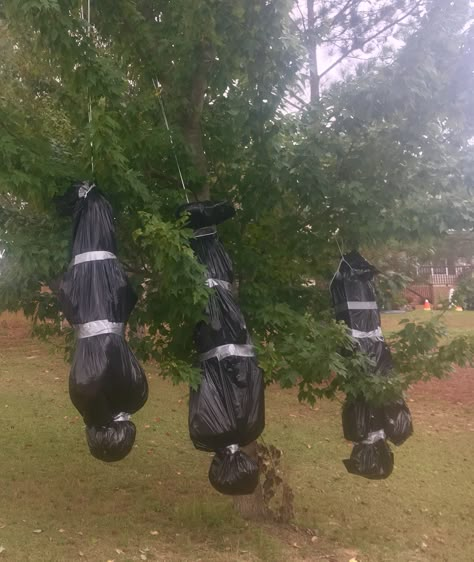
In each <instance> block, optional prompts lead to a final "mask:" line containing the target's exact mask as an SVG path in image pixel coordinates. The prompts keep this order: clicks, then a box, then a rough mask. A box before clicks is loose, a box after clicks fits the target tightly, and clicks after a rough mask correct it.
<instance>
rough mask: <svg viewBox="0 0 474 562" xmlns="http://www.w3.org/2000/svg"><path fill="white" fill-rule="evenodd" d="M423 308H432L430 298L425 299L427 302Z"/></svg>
mask: <svg viewBox="0 0 474 562" xmlns="http://www.w3.org/2000/svg"><path fill="white" fill-rule="evenodd" d="M423 310H431V304H430V301H429V300H428V299H425V304H424V305H423Z"/></svg>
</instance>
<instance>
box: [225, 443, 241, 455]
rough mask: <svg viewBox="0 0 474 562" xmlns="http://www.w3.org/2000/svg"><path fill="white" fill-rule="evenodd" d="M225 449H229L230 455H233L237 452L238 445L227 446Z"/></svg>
mask: <svg viewBox="0 0 474 562" xmlns="http://www.w3.org/2000/svg"><path fill="white" fill-rule="evenodd" d="M226 449H229V451H230V454H231V455H235V453H237V451H238V450H239V446H238V445H227V447H226Z"/></svg>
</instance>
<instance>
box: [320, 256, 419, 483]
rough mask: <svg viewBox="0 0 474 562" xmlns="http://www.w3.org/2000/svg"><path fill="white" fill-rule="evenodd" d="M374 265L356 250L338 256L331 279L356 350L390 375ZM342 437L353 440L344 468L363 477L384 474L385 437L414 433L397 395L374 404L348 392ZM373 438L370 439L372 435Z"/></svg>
mask: <svg viewBox="0 0 474 562" xmlns="http://www.w3.org/2000/svg"><path fill="white" fill-rule="evenodd" d="M376 274H377V270H376V268H375V267H374V266H373V265H371V264H370V263H369V262H368V261H367V260H365V259H364V258H363V257H362V256H361V255H360V254H359V253H358V252H355V251H352V252H351V253H349V254H346V255H344V256H343V258H342V260H341V262H340V264H339V268H338V270H337V272H336V274H335V275H334V278H333V280H332V282H331V285H330V290H331V295H332V298H333V303H334V308H335V312H336V319H337V320H339V321H342V322H344V323H345V324H346V325H347V326H348V329H349V331H350V335H351V336H352V338H353V340H354V342H355V343H356V345H357V347H358V348H359V350H360V351H361V352H363V353H365V354H367V355H368V356H369V357H370V358H371V359H372V360H373V361H374V374H377V375H382V376H390V372H391V371H392V369H393V363H392V356H391V353H390V349H389V347H388V346H387V344H386V343H385V340H384V337H383V334H382V329H381V322H380V312H379V309H378V306H377V302H376V293H375V287H374V285H373V278H374V276H375V275H376ZM342 426H343V432H344V437H345V438H346V439H348V440H350V441H353V442H354V443H356V445H355V446H354V449H353V451H352V455H351V458H350V459H349V460H347V461H344V464H345V466H346V468H347V470H348V471H349V472H350V473H352V474H358V475H360V476H365V477H367V478H386V477H387V476H389V475H390V474H391V472H392V469H393V454H392V452H391V451H390V447H389V445H388V443H387V442H386V439H390V440H391V441H392V442H393V443H394V444H395V445H401V444H402V443H403V442H404V441H405V440H406V439H408V437H409V436H410V435H411V434H412V433H413V426H412V422H411V415H410V412H409V410H408V407H407V406H406V404H405V402H404V401H403V399H402V398H400V399H399V400H397V401H395V402H394V403H389V404H382V405H381V406H373V405H372V404H369V403H367V402H366V401H365V400H364V398H363V397H359V398H357V399H354V398H353V397H348V398H347V399H346V402H345V404H344V406H343V409H342ZM374 435H376V436H377V441H373V436H374Z"/></svg>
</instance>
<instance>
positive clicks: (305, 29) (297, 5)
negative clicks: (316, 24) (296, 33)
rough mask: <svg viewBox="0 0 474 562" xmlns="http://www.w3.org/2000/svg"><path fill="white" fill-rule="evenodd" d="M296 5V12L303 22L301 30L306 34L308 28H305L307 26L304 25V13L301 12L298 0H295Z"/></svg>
mask: <svg viewBox="0 0 474 562" xmlns="http://www.w3.org/2000/svg"><path fill="white" fill-rule="evenodd" d="M296 7H297V8H298V12H299V13H300V16H301V23H302V24H303V31H304V32H305V34H306V33H308V29H307V27H306V25H305V22H304V14H303V12H302V11H301V7H300V3H299V2H298V0H296Z"/></svg>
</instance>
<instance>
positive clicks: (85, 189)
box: [78, 181, 95, 199]
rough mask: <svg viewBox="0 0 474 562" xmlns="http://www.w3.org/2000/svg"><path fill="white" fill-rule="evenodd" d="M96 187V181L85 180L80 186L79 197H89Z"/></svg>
mask: <svg viewBox="0 0 474 562" xmlns="http://www.w3.org/2000/svg"><path fill="white" fill-rule="evenodd" d="M94 187H95V183H89V182H88V181H83V182H82V184H81V187H80V188H79V193H78V197H79V199H82V198H84V199H87V196H88V195H89V191H91V190H92V189H94Z"/></svg>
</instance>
